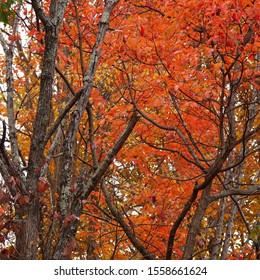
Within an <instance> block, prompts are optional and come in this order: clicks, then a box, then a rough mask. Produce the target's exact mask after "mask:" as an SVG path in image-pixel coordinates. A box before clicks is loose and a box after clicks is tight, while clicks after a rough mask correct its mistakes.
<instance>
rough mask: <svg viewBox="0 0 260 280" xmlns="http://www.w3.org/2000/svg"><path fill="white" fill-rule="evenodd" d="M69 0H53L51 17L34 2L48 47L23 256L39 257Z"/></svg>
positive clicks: (24, 213) (20, 245) (20, 246)
mask: <svg viewBox="0 0 260 280" xmlns="http://www.w3.org/2000/svg"><path fill="white" fill-rule="evenodd" d="M68 3H69V0H65V1H60V2H58V1H52V2H51V5H50V17H47V16H46V15H45V13H44V11H43V9H42V7H41V6H40V4H39V2H38V1H37V0H33V1H32V5H33V8H34V10H35V12H36V14H37V15H38V16H39V18H40V19H41V20H42V22H43V24H44V27H45V50H44V57H43V61H42V72H41V82H40V93H39V100H38V104H37V112H36V120H35V122H34V126H33V127H34V129H33V136H32V142H31V146H30V154H29V160H28V169H27V178H26V182H25V188H26V191H27V192H28V193H29V194H30V202H29V203H28V204H26V205H24V206H22V207H21V209H19V217H20V220H21V221H22V222H21V225H20V227H21V230H20V233H19V234H17V237H16V239H17V251H18V254H19V257H20V258H21V259H37V257H38V256H37V251H38V238H39V208H40V205H39V198H38V195H37V183H38V179H39V177H40V172H41V167H42V164H43V159H44V149H45V145H46V143H45V142H44V141H43V140H44V137H45V135H46V131H47V127H48V124H49V115H50V112H51V100H52V94H53V82H54V71H55V62H56V56H57V48H58V35H59V30H60V25H61V23H62V20H63V16H64V12H65V8H66V6H67V4H68Z"/></svg>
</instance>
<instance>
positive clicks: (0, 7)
mask: <svg viewBox="0 0 260 280" xmlns="http://www.w3.org/2000/svg"><path fill="white" fill-rule="evenodd" d="M17 3H22V0H6V1H1V3H0V22H3V23H4V24H8V23H9V21H10V18H12V17H14V16H15V12H14V11H13V10H12V5H13V4H17Z"/></svg>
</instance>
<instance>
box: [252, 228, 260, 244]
mask: <svg viewBox="0 0 260 280" xmlns="http://www.w3.org/2000/svg"><path fill="white" fill-rule="evenodd" d="M249 238H250V239H251V240H253V241H254V242H258V240H259V239H260V225H258V226H256V227H254V228H253V229H252V231H251V233H250V236H249Z"/></svg>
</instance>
